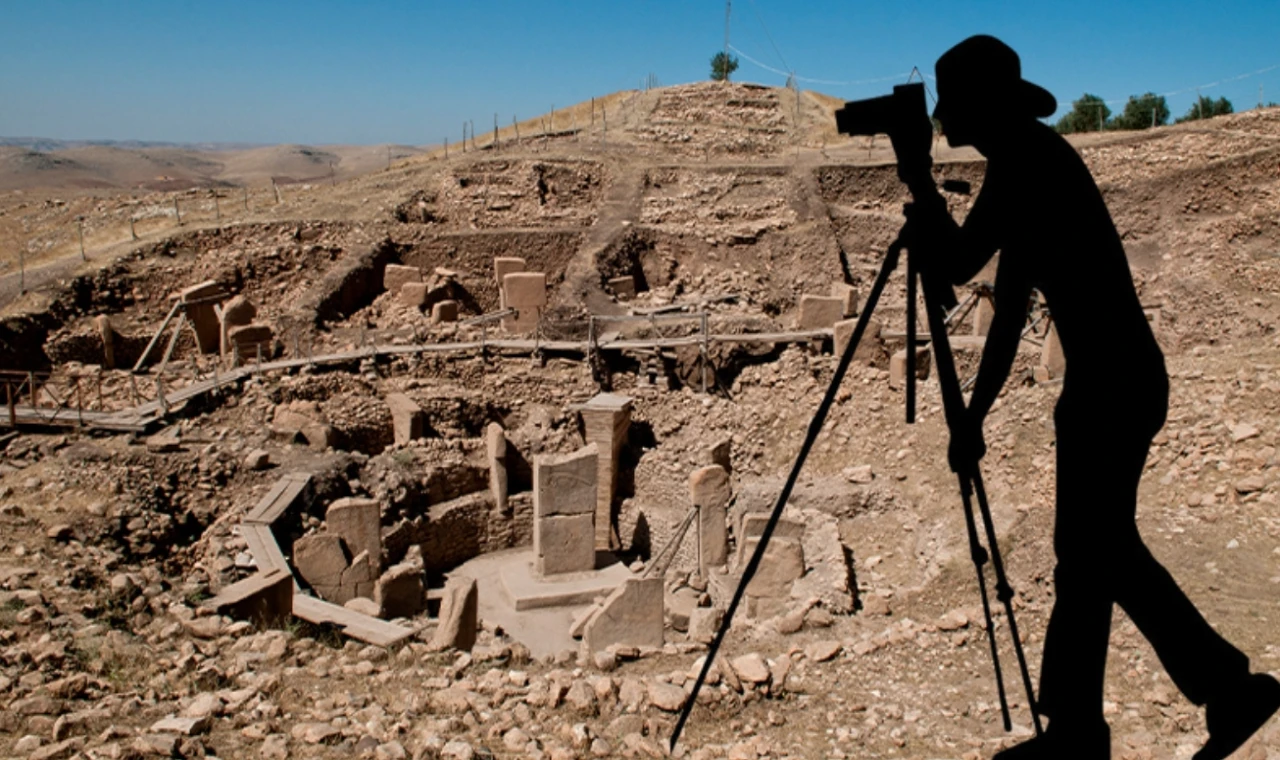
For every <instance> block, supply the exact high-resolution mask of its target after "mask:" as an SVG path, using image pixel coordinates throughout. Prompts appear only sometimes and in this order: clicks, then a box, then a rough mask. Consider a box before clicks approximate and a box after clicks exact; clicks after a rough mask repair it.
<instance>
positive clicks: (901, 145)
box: [836, 82, 933, 186]
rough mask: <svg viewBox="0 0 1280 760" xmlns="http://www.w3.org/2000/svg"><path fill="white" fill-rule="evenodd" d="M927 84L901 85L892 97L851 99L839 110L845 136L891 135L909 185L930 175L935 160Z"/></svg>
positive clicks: (840, 128)
mask: <svg viewBox="0 0 1280 760" xmlns="http://www.w3.org/2000/svg"><path fill="white" fill-rule="evenodd" d="M924 96H925V92H924V83H923V82H913V83H911V84H900V85H898V86H896V87H894V88H893V93H892V94H890V95H881V96H880V97H878V98H867V99H865V100H851V101H849V102H847V103H845V104H844V108H841V109H839V110H838V111H836V131H837V132H839V133H841V134H845V135H866V136H870V135H882V134H883V135H889V140H890V142H892V143H893V152H894V153H895V154H896V155H897V157H898V167H899V169H898V174H899V176H900V177H901V178H902V180H903V181H904V182H906V183H907V184H908V186H910V185H912V184H913V182H914V181H915V180H916V179H918V178H920V176H921V175H920V171H919V170H920V169H924V170H925V174H927V173H928V168H929V166H931V164H932V161H931V160H930V158H929V147H930V144H931V143H932V141H933V122H932V121H931V120H930V119H929V107H928V105H927V104H926V103H925V99H924Z"/></svg>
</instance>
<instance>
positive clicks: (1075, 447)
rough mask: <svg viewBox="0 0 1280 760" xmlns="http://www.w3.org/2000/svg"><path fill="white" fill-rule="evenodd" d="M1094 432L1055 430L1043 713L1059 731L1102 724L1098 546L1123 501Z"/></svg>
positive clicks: (1111, 463) (1104, 585) (1103, 627)
mask: <svg viewBox="0 0 1280 760" xmlns="http://www.w3.org/2000/svg"><path fill="white" fill-rule="evenodd" d="M1089 432H1092V431H1088V430H1086V431H1080V432H1076V431H1075V430H1073V429H1071V428H1067V429H1065V430H1064V429H1063V428H1062V427H1061V426H1059V429H1058V440H1057V458H1058V472H1057V512H1056V516H1055V526H1054V537H1053V545H1054V552H1055V554H1056V555H1057V558H1058V564H1057V567H1056V568H1055V569H1054V575H1053V577H1054V591H1055V594H1056V599H1055V601H1054V605H1053V612H1052V614H1051V615H1050V617H1049V627H1048V630H1047V631H1046V633H1045V642H1044V659H1043V663H1042V665H1041V671H1040V698H1039V700H1038V701H1039V706H1040V710H1041V712H1042V713H1043V714H1044V715H1046V716H1048V717H1049V718H1050V719H1051V725H1056V726H1059V727H1063V726H1078V725H1096V724H1098V723H1100V722H1101V721H1102V685H1103V679H1104V677H1105V674H1106V665H1107V641H1108V637H1109V634H1110V631H1111V607H1112V599H1114V594H1113V593H1112V589H1110V588H1109V587H1108V578H1107V573H1106V572H1105V567H1104V564H1105V563H1106V557H1105V554H1104V552H1103V551H1102V547H1101V546H1100V541H1102V540H1105V537H1104V535H1103V534H1105V533H1106V532H1107V526H1106V522H1107V520H1106V515H1107V514H1108V513H1113V512H1114V510H1115V509H1116V507H1117V502H1122V501H1123V499H1124V497H1123V495H1121V494H1119V493H1118V492H1117V491H1116V490H1115V489H1114V486H1113V483H1114V477H1115V476H1116V475H1118V474H1119V473H1117V472H1115V471H1114V469H1115V467H1116V466H1117V463H1116V462H1115V460H1114V458H1113V457H1107V456H1097V453H1098V449H1097V445H1098V442H1097V441H1095V440H1094V436H1093V435H1088V434H1087V433H1089Z"/></svg>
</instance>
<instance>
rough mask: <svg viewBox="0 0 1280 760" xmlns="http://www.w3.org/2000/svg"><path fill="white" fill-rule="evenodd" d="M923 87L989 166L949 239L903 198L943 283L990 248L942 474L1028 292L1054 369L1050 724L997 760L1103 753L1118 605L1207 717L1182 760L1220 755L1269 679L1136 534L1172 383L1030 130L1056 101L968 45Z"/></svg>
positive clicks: (1061, 177) (1088, 190) (1078, 181)
mask: <svg viewBox="0 0 1280 760" xmlns="http://www.w3.org/2000/svg"><path fill="white" fill-rule="evenodd" d="M937 75H938V105H937V108H936V110H935V111H934V116H935V118H937V119H938V120H939V121H940V122H941V124H942V130H943V133H944V134H946V136H947V141H948V142H949V143H950V144H951V145H953V146H960V145H972V146H973V147H974V148H976V149H977V150H978V151H979V152H980V153H982V155H984V156H986V158H987V173H986V178H985V180H984V183H983V186H982V191H981V193H980V194H979V196H978V198H977V199H976V200H975V202H974V204H973V209H972V210H971V211H970V213H969V216H968V217H967V218H966V219H965V222H964V225H963V226H962V227H958V226H957V225H956V223H955V221H954V220H952V219H951V217H950V215H949V214H947V213H946V205H945V203H944V202H943V201H942V199H941V198H940V197H934V198H928V197H926V198H917V199H916V202H915V203H914V204H913V205H912V207H910V208H909V209H908V216H909V217H910V218H911V220H912V223H913V227H914V228H915V229H916V230H918V231H919V234H923V235H927V236H929V237H931V238H933V240H932V243H933V244H934V245H935V246H938V247H936V248H934V250H939V251H944V252H947V253H943V254H940V255H939V256H938V257H937V260H936V261H935V265H940V266H944V267H946V268H947V272H948V274H949V276H950V278H951V280H952V281H953V282H954V283H955V284H957V285H959V284H961V283H964V282H967V281H968V280H970V279H972V278H973V277H974V276H975V275H976V274H977V273H978V271H979V270H980V269H981V268H982V267H983V266H984V265H985V264H986V263H987V262H988V261H990V259H991V257H992V255H993V254H994V253H995V252H996V251H997V250H999V251H1000V261H999V266H998V269H997V273H996V283H995V302H996V312H995V318H994V321H993V322H992V324H991V327H990V330H989V334H988V336H987V343H986V348H985V350H984V352H983V355H982V363H981V365H980V368H979V372H978V378H977V381H976V382H975V385H974V390H973V395H972V398H971V400H970V402H969V406H968V409H967V412H966V417H965V420H964V422H963V424H961V425H960V426H959V429H957V430H953V431H952V442H951V462H952V466H953V467H954V468H956V469H957V471H964V470H965V469H967V468H969V467H972V466H973V464H974V463H976V462H977V460H978V459H980V458H981V457H982V456H983V454H984V453H985V451H986V446H985V444H984V442H983V438H982V423H983V420H984V419H985V418H986V416H987V412H988V411H989V410H990V409H991V405H992V403H993V402H994V401H995V399H996V396H997V394H998V393H999V392H1000V388H1001V386H1002V385H1003V384H1004V382H1005V378H1006V377H1008V375H1009V370H1010V368H1011V367H1012V365H1013V359H1014V355H1015V354H1016V352H1017V348H1018V343H1019V341H1020V339H1021V332H1022V329H1023V327H1024V326H1025V324H1026V317H1027V305H1028V300H1029V298H1030V297H1031V291H1032V289H1033V288H1034V289H1037V290H1039V291H1040V292H1041V293H1042V294H1044V298H1045V300H1046V302H1047V304H1048V307H1049V312H1050V314H1051V316H1052V319H1053V323H1054V325H1055V326H1056V329H1057V331H1058V336H1059V338H1060V340H1061V342H1062V350H1063V353H1064V355H1065V357H1066V367H1067V369H1066V375H1065V377H1064V380H1063V390H1062V395H1061V398H1060V399H1059V400H1058V405H1057V408H1056V410H1055V413H1054V427H1055V430H1056V433H1057V450H1058V473H1057V478H1058V485H1057V513H1056V524H1055V528H1054V551H1055V553H1056V555H1057V560H1058V564H1057V567H1056V569H1055V571H1054V587H1055V590H1056V593H1057V599H1056V601H1055V603H1054V607H1053V613H1052V615H1051V616H1050V619H1049V626H1048V632H1047V633H1046V636H1045V642H1044V661H1043V663H1042V666H1041V673H1040V679H1041V682H1040V698H1039V700H1038V704H1039V709H1040V712H1041V714H1042V715H1045V716H1047V717H1048V718H1049V719H1050V722H1049V728H1048V729H1047V730H1046V731H1045V733H1044V735H1043V736H1040V737H1037V738H1035V739H1032V740H1030V741H1027V742H1024V743H1022V744H1019V745H1018V746H1016V747H1013V748H1011V749H1008V750H1006V751H1004V752H1001V753H1000V754H999V755H998V756H997V757H998V758H1000V759H1001V760H1015V759H1017V760H1022V759H1024V758H1025V759H1030V758H1068V757H1069V758H1072V759H1073V760H1086V759H1090V760H1091V759H1093V758H1109V757H1110V755H1111V740H1110V731H1109V729H1108V727H1107V724H1106V721H1105V720H1104V718H1103V716H1102V694H1103V676H1104V673H1105V669H1106V658H1107V643H1108V636H1109V633H1110V629H1111V608H1112V604H1113V603H1116V604H1119V605H1120V606H1121V608H1123V609H1124V611H1125V612H1126V613H1128V615H1129V617H1130V618H1132V620H1133V622H1134V624H1136V625H1137V626H1138V630H1140V631H1141V632H1142V634H1143V635H1144V636H1146V637H1147V639H1148V640H1149V641H1150V642H1151V644H1152V646H1153V647H1154V648H1155V651H1156V654H1157V655H1158V656H1159V657H1160V661H1161V663H1163V664H1164V666H1165V668H1166V669H1167V670H1168V671H1169V675H1170V676H1171V677H1172V678H1173V681H1174V683H1175V684H1177V686H1178V688H1179V689H1181V690H1182V692H1183V693H1184V694H1186V696H1187V698H1188V699H1190V700H1191V701H1192V702H1194V703H1196V704H1197V705H1204V706H1205V707H1206V717H1207V720H1208V726H1209V740H1208V742H1207V743H1206V744H1205V746H1204V748H1203V749H1201V750H1200V751H1199V752H1198V753H1197V754H1196V756H1195V758H1196V760H1216V759H1218V758H1225V757H1226V756H1227V755H1229V754H1230V753H1231V752H1232V751H1234V750H1235V749H1236V748H1238V747H1239V746H1240V745H1241V744H1242V743H1244V742H1245V741H1246V740H1247V739H1248V738H1249V736H1251V735H1252V734H1253V733H1254V732H1255V731H1256V730H1257V729H1259V728H1260V727H1261V726H1262V725H1263V724H1264V723H1266V721H1267V719H1268V718H1269V717H1270V716H1271V715H1272V714H1273V713H1274V712H1275V711H1276V709H1277V707H1280V683H1277V682H1276V680H1275V679H1274V678H1271V677H1270V676H1269V675H1265V674H1255V675H1250V673H1249V663H1248V659H1247V658H1246V657H1245V656H1244V654H1242V653H1241V652H1240V651H1238V650H1237V649H1236V648H1235V647H1233V646H1231V644H1229V643H1227V641H1226V640H1224V639H1223V638H1222V637H1221V636H1219V635H1218V634H1217V633H1216V632H1215V631H1214V630H1213V629H1212V628H1211V627H1210V626H1209V624H1208V623H1207V622H1205V620H1204V618H1203V617H1201V615H1200V613H1199V612H1198V611H1197V610H1196V608H1195V606H1194V605H1193V604H1192V603H1191V601H1190V600H1189V599H1187V597H1186V595H1185V594H1183V593H1182V591H1181V590H1180V589H1179V588H1178V586H1177V584H1176V583H1174V580H1173V578H1172V577H1171V576H1170V575H1169V573H1168V571H1166V570H1165V569H1164V567H1162V566H1161V565H1160V563H1159V562H1157V561H1156V559H1155V558H1154V557H1153V556H1152V555H1151V552H1150V551H1148V550H1147V547H1146V546H1145V545H1144V544H1143V542H1142V538H1141V536H1140V535H1139V534H1138V528H1137V524H1136V522H1135V513H1136V510H1137V496H1138V481H1139V479H1140V477H1141V475H1142V470H1143V465H1144V462H1145V461H1146V457H1147V451H1148V448H1149V447H1150V445H1151V440H1152V438H1153V437H1154V436H1155V434H1156V432H1157V431H1158V430H1159V429H1160V427H1161V426H1162V425H1163V424H1164V421H1165V415H1166V412H1167V408H1168V394H1169V379H1168V375H1167V373H1166V371H1165V366H1164V357H1163V355H1162V354H1161V352H1160V348H1159V346H1158V345H1157V344H1156V340H1155V337H1154V336H1153V335H1152V333H1151V329H1150V327H1149V326H1148V325H1147V320H1146V318H1145V316H1144V315H1143V312H1142V308H1141V306H1140V305H1139V301H1138V296H1137V293H1136V291H1135V290H1134V287H1133V281H1132V278H1131V275H1130V272H1129V265H1128V261H1127V259H1126V258H1125V253H1124V247H1123V246H1122V245H1121V243H1120V237H1119V235H1118V234H1117V233H1116V229H1115V226H1114V225H1113V224H1112V221H1111V216H1110V214H1108V212H1107V208H1106V205H1105V204H1104V203H1103V200H1102V195H1101V193H1099V191H1098V188H1097V186H1096V185H1095V184H1094V182H1093V178H1092V177H1091V176H1090V174H1089V170H1088V169H1087V168H1086V167H1085V165H1084V162H1083V161H1081V159H1080V156H1079V155H1078V154H1077V153H1076V151H1075V150H1074V149H1073V148H1072V147H1071V146H1070V145H1069V144H1068V143H1067V142H1066V140H1064V139H1063V138H1062V137H1061V136H1059V135H1058V134H1057V133H1056V132H1054V131H1053V130H1052V129H1051V128H1050V127H1048V126H1045V125H1044V124H1042V123H1040V122H1039V121H1037V119H1038V118H1043V117H1047V116H1049V115H1051V114H1052V113H1053V112H1054V110H1055V109H1056V108H1057V103H1056V101H1055V100H1054V98H1053V96H1052V95H1050V94H1049V93H1048V92H1047V91H1045V90H1044V89H1042V88H1040V87H1037V86H1036V85H1033V84H1031V83H1029V82H1027V81H1025V80H1023V79H1022V73H1021V65H1020V62H1019V60H1018V55H1017V54H1016V53H1015V52H1014V51H1013V50H1012V49H1010V48H1009V47H1008V46H1007V45H1005V44H1004V43H1002V42H1000V41H999V40H997V39H995V38H994V37H988V36H978V37H971V38H969V39H967V40H965V41H963V42H961V43H960V44H959V45H956V46H955V47H954V48H952V49H951V50H949V51H947V53H946V54H944V55H943V56H942V58H940V59H939V60H938V64H937Z"/></svg>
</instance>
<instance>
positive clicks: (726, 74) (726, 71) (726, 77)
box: [724, 0, 732, 84]
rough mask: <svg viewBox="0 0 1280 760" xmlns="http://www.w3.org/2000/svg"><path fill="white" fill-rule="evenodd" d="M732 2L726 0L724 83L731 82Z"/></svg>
mask: <svg viewBox="0 0 1280 760" xmlns="http://www.w3.org/2000/svg"><path fill="white" fill-rule="evenodd" d="M731 6H732V0H724V81H725V83H726V84H727V83H728V82H729V9H730V7H731Z"/></svg>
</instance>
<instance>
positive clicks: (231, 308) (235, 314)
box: [218, 296, 258, 359]
mask: <svg viewBox="0 0 1280 760" xmlns="http://www.w3.org/2000/svg"><path fill="white" fill-rule="evenodd" d="M256 316H258V307H256V306H254V305H253V303H252V302H250V301H249V299H247V298H245V297H244V296H236V297H235V298H232V299H231V300H230V301H227V302H226V303H225V304H224V305H223V306H222V308H221V309H220V310H218V330H219V337H220V341H219V344H220V350H221V352H222V357H223V358H224V359H225V358H226V357H227V354H228V353H229V352H230V351H231V348H232V346H231V330H232V329H234V328H236V327H243V326H244V325H250V324H253V318H254V317H256Z"/></svg>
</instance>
